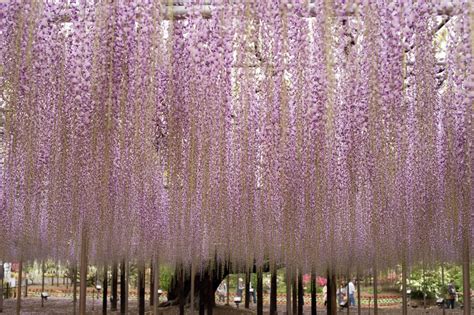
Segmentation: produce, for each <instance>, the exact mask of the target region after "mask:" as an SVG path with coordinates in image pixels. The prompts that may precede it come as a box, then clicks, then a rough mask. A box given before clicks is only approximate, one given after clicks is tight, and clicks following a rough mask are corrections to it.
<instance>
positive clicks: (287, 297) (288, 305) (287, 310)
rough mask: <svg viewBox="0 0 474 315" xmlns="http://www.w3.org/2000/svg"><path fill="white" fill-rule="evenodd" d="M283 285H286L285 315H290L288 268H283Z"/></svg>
mask: <svg viewBox="0 0 474 315" xmlns="http://www.w3.org/2000/svg"><path fill="white" fill-rule="evenodd" d="M285 270H286V271H285V273H286V277H285V283H286V314H287V315H292V314H291V279H290V271H289V268H288V266H286V268H285Z"/></svg>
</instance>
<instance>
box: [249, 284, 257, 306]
mask: <svg viewBox="0 0 474 315" xmlns="http://www.w3.org/2000/svg"><path fill="white" fill-rule="evenodd" d="M249 291H250V295H252V298H253V303H255V304H256V303H257V295H256V294H255V290H254V288H253V286H252V281H250V283H249Z"/></svg>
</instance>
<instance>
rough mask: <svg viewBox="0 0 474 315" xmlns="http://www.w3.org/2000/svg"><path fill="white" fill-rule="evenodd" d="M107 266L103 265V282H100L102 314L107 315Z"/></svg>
mask: <svg viewBox="0 0 474 315" xmlns="http://www.w3.org/2000/svg"><path fill="white" fill-rule="evenodd" d="M107 280H108V270H107V264H104V280H103V282H102V314H103V315H106V314H107V286H108V283H107V282H108V281H107Z"/></svg>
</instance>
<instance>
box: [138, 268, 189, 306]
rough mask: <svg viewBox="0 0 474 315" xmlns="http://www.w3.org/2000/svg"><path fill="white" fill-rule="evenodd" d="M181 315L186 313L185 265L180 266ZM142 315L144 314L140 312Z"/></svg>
mask: <svg viewBox="0 0 474 315" xmlns="http://www.w3.org/2000/svg"><path fill="white" fill-rule="evenodd" d="M178 272H179V275H178V281H179V315H184V303H185V301H184V267H183V266H180V268H179V271H178ZM140 315H142V314H140Z"/></svg>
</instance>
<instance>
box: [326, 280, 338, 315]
mask: <svg viewBox="0 0 474 315" xmlns="http://www.w3.org/2000/svg"><path fill="white" fill-rule="evenodd" d="M336 287H337V284H336V275H334V274H332V272H330V271H328V277H327V305H326V307H327V314H328V315H336V314H337V299H336Z"/></svg>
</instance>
